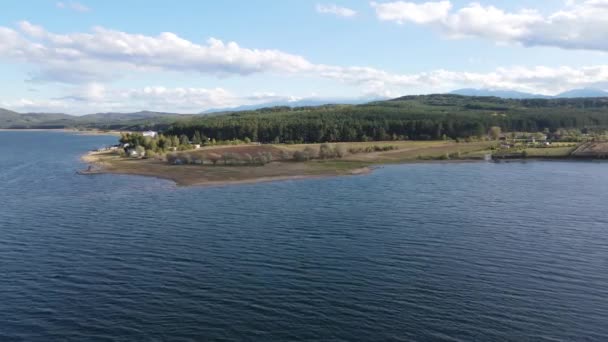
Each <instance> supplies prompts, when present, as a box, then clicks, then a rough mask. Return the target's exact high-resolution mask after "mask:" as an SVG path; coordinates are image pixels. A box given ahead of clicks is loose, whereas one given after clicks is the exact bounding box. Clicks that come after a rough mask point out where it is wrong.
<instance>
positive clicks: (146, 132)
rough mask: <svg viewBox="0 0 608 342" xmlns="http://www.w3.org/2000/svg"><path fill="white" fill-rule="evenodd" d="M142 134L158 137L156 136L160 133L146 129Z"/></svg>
mask: <svg viewBox="0 0 608 342" xmlns="http://www.w3.org/2000/svg"><path fill="white" fill-rule="evenodd" d="M142 135H143V136H144V137H150V138H156V136H157V135H158V132H155V131H145V132H143V133H142Z"/></svg>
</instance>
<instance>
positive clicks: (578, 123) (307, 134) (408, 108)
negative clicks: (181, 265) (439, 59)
mask: <svg viewBox="0 0 608 342" xmlns="http://www.w3.org/2000/svg"><path fill="white" fill-rule="evenodd" d="M492 127H499V128H500V129H501V130H502V131H509V132H513V131H524V132H556V131H558V130H563V129H579V130H582V131H595V130H605V129H608V99H556V100H553V99H551V100H549V99H534V100H505V99H498V98H488V97H464V96H457V95H429V96H408V97H404V98H399V99H395V100H391V101H380V102H374V103H369V104H365V105H356V106H355V105H327V106H319V107H300V108H291V107H274V108H265V109H259V110H254V111H245V112H235V113H227V114H223V115H215V116H201V117H191V118H188V119H183V120H178V121H176V122H174V123H173V124H171V125H169V126H167V127H163V128H164V129H165V132H166V134H168V135H174V136H182V135H183V136H187V137H193V136H195V135H197V136H201V137H205V138H207V139H215V140H216V141H225V140H245V139H247V140H251V141H259V142H262V143H320V142H351V141H386V140H437V139H464V138H472V137H473V138H474V137H481V136H486V135H488V134H489V133H490V130H491V128H492Z"/></svg>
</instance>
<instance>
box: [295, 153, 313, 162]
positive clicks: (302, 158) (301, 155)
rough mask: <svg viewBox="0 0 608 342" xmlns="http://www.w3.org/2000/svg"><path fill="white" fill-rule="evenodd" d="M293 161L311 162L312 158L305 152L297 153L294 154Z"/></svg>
mask: <svg viewBox="0 0 608 342" xmlns="http://www.w3.org/2000/svg"><path fill="white" fill-rule="evenodd" d="M293 159H294V160H295V161H298V162H303V161H307V160H310V156H309V155H308V153H306V152H305V151H296V152H294V153H293Z"/></svg>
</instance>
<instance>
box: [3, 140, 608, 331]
mask: <svg viewBox="0 0 608 342" xmlns="http://www.w3.org/2000/svg"><path fill="white" fill-rule="evenodd" d="M115 139H116V138H114V137H105V136H78V135H71V134H64V133H44V132H18V133H13V132H0V156H1V157H0V341H165V340H167V341H211V340H223V341H242V340H257V341H318V340H324V341H389V340H402V341H428V340H448V341H470V340H479V341H490V340H512V341H525V340H533V341H563V340H576V341H581V340H589V341H593V340H595V341H606V340H608V211H607V210H606V208H607V203H608V164H603V163H582V162H581V163H570V162H530V163H509V164H486V163H473V164H447V165H446V164H418V165H400V166H390V167H384V168H382V169H379V170H376V171H375V172H374V173H373V174H371V175H366V176H357V177H343V178H328V179H314V180H301V181H287V182H277V183H266V184H256V185H243V186H228V187H215V188H179V187H176V186H174V185H173V184H172V183H171V182H168V181H163V180H158V179H152V178H144V177H134V176H116V175H99V176H78V175H76V174H75V173H74V171H75V170H77V169H79V168H83V167H84V166H83V164H81V163H80V162H79V159H78V157H79V155H80V154H82V153H83V152H85V151H86V150H88V149H91V148H96V147H99V146H103V145H105V144H109V143H114V141H115Z"/></svg>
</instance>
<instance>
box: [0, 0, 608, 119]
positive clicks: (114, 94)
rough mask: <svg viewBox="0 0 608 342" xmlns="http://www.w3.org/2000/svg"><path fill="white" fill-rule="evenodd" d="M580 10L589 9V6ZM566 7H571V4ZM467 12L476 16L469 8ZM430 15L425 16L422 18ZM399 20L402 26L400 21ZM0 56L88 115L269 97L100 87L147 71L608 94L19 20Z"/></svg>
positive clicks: (519, 72) (525, 70) (505, 76)
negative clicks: (71, 87)
mask: <svg viewBox="0 0 608 342" xmlns="http://www.w3.org/2000/svg"><path fill="white" fill-rule="evenodd" d="M595 1H599V0H595ZM604 1H606V2H602V3H600V2H597V3H595V6H600V5H603V6H607V5H606V3H608V0H604ZM585 4H586V5H588V4H589V1H586V2H585ZM572 6H573V7H572V8H574V7H576V6H580V4H574V5H572ZM607 7H608V6H607ZM469 8H470V9H471V10H478V9H479V8H477V7H475V6H473V5H471V7H469ZM463 13H464V12H463ZM496 13H498V14H495V16H496V18H495V19H493V20H498V19H499V18H500V17H501V16H503V14H500V13H502V12H500V11H498V12H496ZM470 15H471V16H473V15H472V14H470ZM534 16H535V15H534V14H532V13H531V12H530V13H528V12H526V13H525V15H522V17H518V18H519V19H517V20H520V22H522V23H524V22H527V21H528V20H531V19H526V18H528V17H534ZM432 17H433V16H432V15H427V16H426V17H425V18H426V19H424V20H425V21H426V20H430V19H429V18H432ZM465 17H467V15H465V14H461V15H460V16H459V17H458V20H456V18H455V17H452V15H448V17H446V19H445V20H443V21H441V23H446V24H445V25H447V23H449V25H451V26H450V27H457V28H458V30H454V31H453V32H452V34H454V35H455V34H456V32H459V33H460V34H462V35H464V34H465V33H466V35H471V32H475V31H476V30H481V27H483V26H484V25H486V24H483V21H481V19H479V20H480V21H479V22H482V24H479V25H477V26H475V25H473V26H471V25H470V20H464V19H462V18H465ZM503 17H504V18H507V19H504V18H503V19H504V21H506V22H513V21H515V19H513V18H510V17H508V16H506V17H505V16H503ZM400 18H401V19H402V20H405V18H407V17H406V16H401V17H400ZM459 20H460V21H459ZM465 24H466V25H465ZM442 25H443V24H442ZM499 26H500V27H499V28H497V29H495V30H494V31H491V30H490V31H488V32H490V33H488V34H490V35H492V36H501V37H513V36H518V35H519V34H520V33H519V31H518V30H520V28H519V27H517V26H513V27H511V26H508V25H504V26H503V25H499ZM521 26H525V25H524V24H522V25H521ZM0 58H2V59H6V60H11V61H18V62H25V63H29V64H31V65H32V66H34V67H35V68H36V71H35V72H34V73H33V74H32V75H31V81H54V82H61V83H64V84H84V85H85V86H84V87H79V89H80V90H79V91H77V92H76V91H72V92H71V95H70V96H68V97H65V98H63V99H60V100H52V101H60V102H52V101H51V100H49V101H51V102H48V105H49V106H51V105H52V106H55V107H56V106H59V105H63V104H66V103H67V104H70V105H73V106H74V108H79V106H81V107H82V108H84V105H83V103H85V102H88V103H91V107H90V108H99V110H102V109H103V108H107V109H108V110H111V109H112V108H123V109H124V108H133V107H139V109H141V108H146V109H152V110H165V111H183V112H191V111H192V110H196V111H199V110H203V109H205V108H208V107H210V106H211V107H230V106H238V105H241V104H250V103H251V102H252V103H256V102H255V101H261V99H267V98H268V97H269V96H267V94H266V95H261V96H260V99H256V98H254V97H252V96H253V95H250V96H237V95H233V94H232V93H230V92H227V91H225V90H222V89H221V88H212V89H201V88H172V89H165V88H159V87H155V88H147V90H146V89H139V90H129V91H126V90H121V91H116V90H112V89H111V88H108V85H109V84H110V83H111V81H114V80H116V79H118V78H120V77H123V76H124V75H129V76H130V77H133V76H134V75H137V73H138V72H148V71H169V72H181V73H184V74H192V73H193V72H195V73H204V74H211V75H217V76H225V75H250V74H254V73H273V74H277V75H281V76H289V75H294V76H299V77H309V78H321V79H328V80H333V81H336V82H339V83H343V84H345V85H346V86H347V87H352V88H351V89H352V90H353V93H352V95H353V96H356V95H362V94H367V95H379V96H398V95H403V94H420V93H431V92H444V91H449V90H452V89H455V88H461V87H483V88H492V89H513V90H519V91H527V92H535V93H542V94H555V93H558V92H561V91H564V90H569V89H572V88H580V87H599V88H607V87H608V65H597V66H579V67H567V66H564V67H557V68H548V67H543V66H538V67H510V68H498V69H496V70H494V71H492V72H485V73H480V72H468V71H466V70H465V71H448V70H442V69H439V70H431V71H428V72H421V73H410V74H405V73H395V72H389V71H386V70H380V69H376V68H372V67H365V66H337V65H324V64H315V63H312V62H310V61H308V60H307V59H305V58H304V57H301V56H298V55H293V54H289V53H286V52H282V51H278V50H260V49H250V48H243V47H240V46H239V45H238V44H236V43H233V42H230V43H225V42H223V41H220V40H217V39H213V38H212V39H209V40H208V41H207V42H206V43H205V44H197V43H193V42H191V41H188V40H185V39H183V38H180V37H179V36H177V35H175V34H173V33H161V34H159V35H158V36H148V35H141V34H130V33H125V32H120V31H115V30H108V29H104V28H95V29H94V30H93V32H92V33H71V34H55V33H52V32H48V31H47V30H46V29H44V28H43V27H40V26H36V25H33V24H31V23H29V22H22V23H20V24H19V28H18V29H12V28H7V27H0ZM66 101H67V102H66ZM248 101H249V102H248ZM7 106H8V105H7ZM11 108H13V107H12V106H11ZM53 108H54V107H53ZM66 108H68V107H66ZM121 110H122V109H121Z"/></svg>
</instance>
